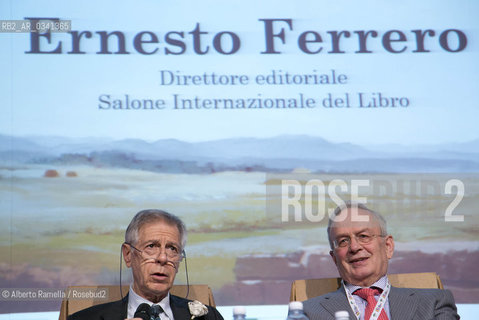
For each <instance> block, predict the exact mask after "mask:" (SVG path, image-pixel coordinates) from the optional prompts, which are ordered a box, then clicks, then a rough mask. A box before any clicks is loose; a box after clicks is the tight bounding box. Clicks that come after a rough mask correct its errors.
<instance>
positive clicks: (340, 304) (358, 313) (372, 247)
mask: <svg viewBox="0 0 479 320" xmlns="http://www.w3.org/2000/svg"><path fill="white" fill-rule="evenodd" d="M327 232H328V238H329V243H330V246H331V251H330V255H331V257H332V258H333V261H334V263H335V264H336V267H337V269H338V272H339V274H340V276H341V278H342V286H341V287H340V288H339V289H338V290H337V291H335V292H332V293H327V294H324V295H322V296H319V297H315V298H311V299H309V300H306V301H305V302H304V311H305V313H306V314H307V315H308V316H309V319H310V320H327V319H331V320H334V315H335V312H337V311H347V312H348V313H349V317H350V319H359V320H370V319H374V320H376V319H379V320H425V319H444V320H446V319H447V320H449V319H459V316H458V315H457V312H456V305H455V304H454V298H453V296H452V294H451V292H450V291H448V290H439V289H412V288H396V287H391V285H390V284H389V281H388V278H387V275H386V273H387V269H388V261H389V259H391V257H392V256H393V252H394V240H393V237H392V236H391V235H389V234H388V233H387V228H386V221H385V220H384V218H383V217H382V216H381V215H380V214H378V213H376V212H374V211H372V210H370V209H368V208H367V207H366V206H364V205H362V204H352V203H346V204H345V205H344V206H340V207H338V208H336V210H335V211H334V213H333V215H332V216H331V218H330V220H329V223H328V229H327Z"/></svg>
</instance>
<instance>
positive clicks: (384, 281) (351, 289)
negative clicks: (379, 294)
mask: <svg viewBox="0 0 479 320" xmlns="http://www.w3.org/2000/svg"><path fill="white" fill-rule="evenodd" d="M387 278H388V276H387V275H384V276H382V277H381V278H379V280H378V281H376V282H374V283H373V284H372V285H371V286H370V287H376V288H381V290H384V289H386V285H387V283H388V281H387ZM344 284H345V286H346V288H348V290H349V292H351V293H353V292H354V291H356V290H358V289H361V288H363V287H361V286H356V285H354V284H350V283H347V282H346V281H344Z"/></svg>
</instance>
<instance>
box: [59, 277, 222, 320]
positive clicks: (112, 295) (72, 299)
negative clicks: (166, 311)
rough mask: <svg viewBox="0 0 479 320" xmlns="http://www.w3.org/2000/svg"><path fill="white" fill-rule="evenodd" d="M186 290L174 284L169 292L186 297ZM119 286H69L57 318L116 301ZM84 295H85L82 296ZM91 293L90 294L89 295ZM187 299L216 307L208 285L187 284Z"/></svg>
mask: <svg viewBox="0 0 479 320" xmlns="http://www.w3.org/2000/svg"><path fill="white" fill-rule="evenodd" d="M121 289H122V294H123V297H124V296H126V295H127V294H128V290H129V289H130V287H129V286H123V287H122V288H121ZM187 292H188V286H187V285H174V286H173V287H172V288H171V290H170V293H171V294H173V295H175V296H179V297H186V293H187ZM89 293H94V294H93V295H94V296H93V297H89V296H88V294H89ZM122 294H120V286H71V287H68V288H67V289H66V290H65V298H64V299H63V301H62V305H61V307H60V317H59V318H58V319H59V320H67V318H68V316H69V315H71V314H73V313H75V312H77V311H80V310H83V309H86V308H89V307H91V306H94V305H97V304H101V303H107V302H112V301H117V300H120V299H121V296H122ZM82 295H86V296H82ZM91 295H92V294H90V296H91ZM188 299H190V300H198V301H200V302H202V303H204V304H207V305H209V306H212V307H216V304H215V299H214V297H213V292H212V291H211V288H210V287H209V286H208V285H204V284H194V285H190V286H189V292H188Z"/></svg>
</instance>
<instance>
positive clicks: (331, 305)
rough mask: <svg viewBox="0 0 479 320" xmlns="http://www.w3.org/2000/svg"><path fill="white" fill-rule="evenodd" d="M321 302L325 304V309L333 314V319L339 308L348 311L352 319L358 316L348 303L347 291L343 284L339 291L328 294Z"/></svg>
mask: <svg viewBox="0 0 479 320" xmlns="http://www.w3.org/2000/svg"><path fill="white" fill-rule="evenodd" d="M321 304H322V305H323V307H324V309H326V310H327V311H328V312H329V313H330V314H331V316H332V317H333V319H334V313H335V312H336V311H339V310H345V311H347V312H348V313H349V318H350V319H356V316H355V315H354V313H353V311H352V310H351V306H350V305H349V303H348V299H347V296H346V292H345V291H344V288H343V287H342V286H341V287H340V288H339V289H338V290H337V291H335V292H331V293H330V294H328V295H327V296H326V297H325V299H324V301H323V302H321Z"/></svg>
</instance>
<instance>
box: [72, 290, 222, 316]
mask: <svg viewBox="0 0 479 320" xmlns="http://www.w3.org/2000/svg"><path fill="white" fill-rule="evenodd" d="M189 301H191V300H188V299H185V298H181V297H178V296H174V295H171V294H170V307H171V310H172V311H173V317H175V320H190V319H191V314H190V311H189V309H188V302H189ZM207 307H208V313H207V314H206V315H204V316H202V317H198V318H195V319H198V320H223V317H222V316H221V314H220V313H219V312H218V310H216V308H213V307H210V306H207ZM127 310H128V295H126V297H124V298H123V299H122V300H118V301H113V302H108V303H104V304H99V305H96V306H93V307H90V308H87V309H84V310H80V311H78V312H76V313H74V314H72V315H71V316H69V317H68V320H124V319H126V316H127Z"/></svg>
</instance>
